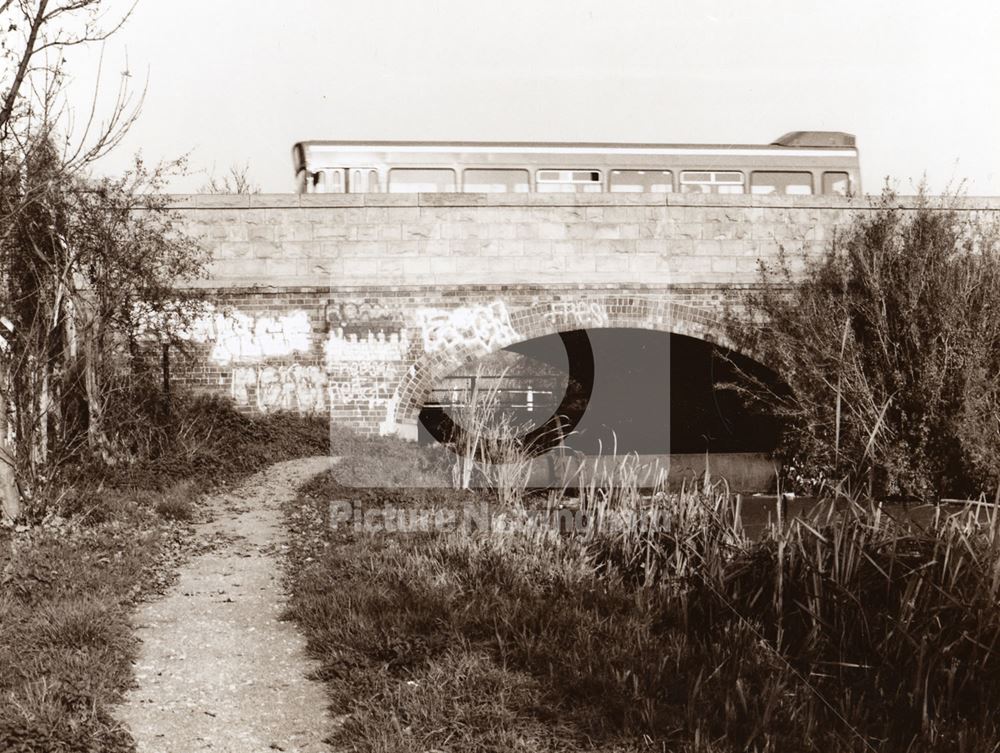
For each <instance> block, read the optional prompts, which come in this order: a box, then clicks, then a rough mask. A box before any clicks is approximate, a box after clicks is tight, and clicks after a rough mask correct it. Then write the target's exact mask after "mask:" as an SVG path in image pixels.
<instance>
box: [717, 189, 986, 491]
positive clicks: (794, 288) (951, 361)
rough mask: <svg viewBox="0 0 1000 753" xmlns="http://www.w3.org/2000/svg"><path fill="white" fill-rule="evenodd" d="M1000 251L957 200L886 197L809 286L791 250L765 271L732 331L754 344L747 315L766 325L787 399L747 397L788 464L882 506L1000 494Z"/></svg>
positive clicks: (809, 273) (753, 388) (814, 267)
mask: <svg viewBox="0 0 1000 753" xmlns="http://www.w3.org/2000/svg"><path fill="white" fill-rule="evenodd" d="M998 239H1000V234H998V232H997V227H996V226H995V225H990V224H988V223H987V222H986V221H985V220H984V219H982V218H977V217H975V216H971V215H970V214H969V213H968V212H963V211H961V209H960V206H959V201H958V200H957V199H955V198H954V197H943V198H941V199H934V200H932V199H931V198H929V197H927V196H926V195H925V194H924V192H923V191H921V193H920V195H919V196H917V197H916V203H915V205H914V206H912V207H908V208H903V207H901V206H900V202H899V201H898V200H897V197H896V196H895V195H894V194H893V193H892V192H890V191H888V190H887V191H886V192H885V193H884V194H883V196H882V197H881V200H879V201H878V202H877V203H876V205H875V206H874V207H873V209H872V210H871V211H861V212H859V213H858V214H857V215H856V217H855V218H854V220H853V222H852V224H851V225H850V226H849V227H848V228H847V229H846V231H844V232H843V233H840V234H838V235H837V236H836V237H835V238H834V239H833V241H832V242H831V243H830V244H829V246H828V247H827V249H826V251H825V252H824V254H823V255H822V257H821V258H819V259H818V260H817V261H814V262H807V263H806V264H805V273H804V276H802V277H801V278H800V277H799V276H798V275H797V274H796V273H795V266H796V262H794V261H793V260H792V259H790V257H789V256H788V255H787V254H785V253H784V252H783V253H782V256H781V258H780V260H779V262H778V263H777V264H776V265H773V266H770V267H767V266H765V267H763V268H762V271H761V283H762V285H761V286H760V288H759V289H758V290H756V291H755V292H753V293H752V294H750V295H749V296H747V297H746V298H745V300H744V301H743V302H742V303H741V306H743V307H744V308H743V310H742V311H740V312H737V310H736V309H735V308H734V309H733V311H731V312H730V326H731V328H732V330H733V332H732V334H733V336H734V337H735V338H745V337H746V336H747V332H746V327H745V324H743V322H744V321H745V319H744V318H743V315H744V314H746V315H748V316H749V319H750V320H751V321H755V322H760V323H761V325H760V326H761V328H762V329H761V332H760V334H759V336H758V337H756V339H755V343H754V344H755V349H756V350H757V351H758V354H759V356H760V359H761V360H762V361H763V362H765V363H767V364H768V365H769V366H770V367H772V368H773V369H775V371H776V372H777V373H778V374H779V376H780V377H781V378H782V379H784V380H785V382H786V383H787V385H788V387H789V388H790V393H783V394H776V393H775V392H774V391H773V390H768V389H767V388H766V387H765V385H763V384H761V383H760V382H759V381H755V380H753V379H748V380H747V381H746V382H745V383H744V384H743V385H742V387H741V391H742V392H743V394H744V395H745V396H746V397H747V398H748V400H749V401H750V402H751V403H752V404H754V405H755V406H756V407H758V408H760V409H762V410H764V411H766V412H768V413H771V414H773V415H776V416H778V417H779V418H781V419H783V421H784V425H785V429H784V436H783V440H782V448H781V449H782V453H783V455H784V457H785V459H786V460H788V461H790V462H791V463H792V464H793V465H795V466H796V467H799V468H801V469H802V473H803V475H806V476H810V477H814V478H825V479H828V480H832V481H838V480H841V479H847V480H848V481H849V482H850V483H851V484H852V485H853V486H854V487H857V486H858V484H859V483H864V484H866V485H867V486H868V488H869V490H870V493H873V494H876V495H884V494H900V495H908V496H916V497H929V496H932V495H935V494H937V495H952V496H955V495H963V496H966V495H972V496H975V495H978V494H979V493H980V492H981V491H984V490H992V489H993V488H995V486H996V482H997V471H996V467H995V466H996V458H997V457H998V453H1000V433H998V426H1000V424H998V418H997V416H998V415H1000V414H998V411H997V409H998V407H1000V382H998V381H997V380H996V378H995V375H996V374H997V373H998V371H1000V244H998ZM737 313H739V314H740V315H739V316H737Z"/></svg>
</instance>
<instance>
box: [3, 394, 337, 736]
mask: <svg viewBox="0 0 1000 753" xmlns="http://www.w3.org/2000/svg"><path fill="white" fill-rule="evenodd" d="M176 420H177V427H176V428H177V438H176V439H175V441H174V442H173V443H171V444H170V445H169V446H167V447H166V448H165V450H166V451H165V452H163V453H161V455H160V456H159V457H157V458H148V459H144V460H142V461H140V462H136V463H133V464H129V465H128V466H124V467H101V466H77V467H72V468H64V469H62V470H61V472H60V474H59V475H58V476H57V477H56V479H55V481H54V482H53V484H52V485H51V487H50V488H49V489H48V490H47V491H46V494H45V495H44V497H43V498H41V499H36V500H35V501H34V503H33V504H32V506H31V508H30V510H29V513H30V518H31V520H32V521H33V523H34V525H32V526H31V527H30V528H29V529H28V530H26V531H21V532H18V533H16V534H13V535H12V534H11V533H10V532H9V531H7V532H6V533H3V532H0V750H3V751H4V753H8V751H10V752H14V751H17V752H19V753H55V752H57V751H101V753H123V752H124V751H131V750H134V744H133V741H132V739H131V737H130V736H129V735H128V733H127V732H126V731H124V730H122V729H120V728H119V727H118V726H117V725H116V723H115V722H114V720H113V719H112V718H111V715H110V711H109V710H110V708H111V706H112V704H114V703H115V702H117V701H118V700H119V699H120V698H121V695H122V693H123V692H124V690H125V689H126V688H127V687H128V686H129V684H130V683H131V681H132V661H133V659H134V658H135V655H136V648H137V647H136V643H135V640H134V638H133V636H132V631H131V624H130V615H131V612H132V608H133V605H134V603H135V601H136V600H137V599H139V598H141V597H142V596H144V595H146V594H149V593H153V592H156V591H161V590H163V589H164V588H165V587H166V586H167V585H168V583H169V582H170V579H171V577H172V571H173V566H174V565H175V564H176V562H177V561H178V560H179V558H180V557H182V556H183V551H184V549H185V546H186V542H187V541H188V540H189V538H190V529H189V527H188V523H189V522H190V521H192V520H194V519H196V518H197V517H198V514H199V511H198V507H197V499H198V497H199V496H200V495H201V494H202V493H204V492H206V491H209V490H211V489H213V488H214V487H216V486H219V485H223V484H228V483H232V482H234V481H236V480H237V479H239V478H240V477H242V476H245V475H247V474H249V473H251V472H253V471H256V470H259V469H261V468H263V467H265V466H267V465H269V464H271V463H273V462H277V461H280V460H285V459H290V458H293V457H299V456H305V455H314V454H325V453H326V451H327V448H328V441H329V427H328V424H327V422H326V421H325V420H321V419H300V418H297V417H294V416H287V415H280V414H279V415H272V416H267V417H263V418H253V417H249V416H245V415H241V414H239V413H237V412H236V411H235V410H233V409H232V408H231V407H230V406H229V405H228V404H227V403H225V402H223V401H218V400H212V399H194V400H190V401H186V402H182V403H181V404H180V405H179V406H178V409H177V415H176ZM345 436H346V435H345ZM344 441H347V440H346V439H345V440H344Z"/></svg>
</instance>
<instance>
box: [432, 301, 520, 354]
mask: <svg viewBox="0 0 1000 753" xmlns="http://www.w3.org/2000/svg"><path fill="white" fill-rule="evenodd" d="M417 324H418V325H419V326H420V331H421V333H422V334H423V338H424V350H425V351H426V352H427V353H435V352H437V351H439V350H451V349H452V348H463V349H469V350H473V351H476V352H480V353H488V352H491V351H494V350H498V349H500V348H503V347H506V346H507V345H510V344H511V343H513V342H515V341H516V340H518V337H519V336H518V334H517V332H516V331H515V330H514V327H513V326H512V325H511V323H510V314H509V313H508V311H507V306H506V304H504V302H503V301H494V302H493V303H491V304H489V305H479V306H463V307H462V308H457V309H451V310H443V309H418V310H417Z"/></svg>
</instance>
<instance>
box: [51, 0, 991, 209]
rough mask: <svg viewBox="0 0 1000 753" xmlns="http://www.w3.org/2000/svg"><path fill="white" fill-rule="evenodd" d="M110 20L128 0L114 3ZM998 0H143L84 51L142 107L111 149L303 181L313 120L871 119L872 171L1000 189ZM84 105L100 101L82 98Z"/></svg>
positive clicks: (328, 135) (674, 122)
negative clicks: (298, 161) (300, 169)
mask: <svg viewBox="0 0 1000 753" xmlns="http://www.w3.org/2000/svg"><path fill="white" fill-rule="evenodd" d="M107 4H108V8H109V14H110V15H109V18H111V17H112V16H114V15H115V13H121V12H123V11H124V10H127V8H128V7H129V5H130V4H131V3H130V2H126V0H108V3H107ZM998 39H1000V3H997V2H995V0H952V1H951V2H941V0H935V2H927V1H926V0H908V1H906V2H896V1H893V2H878V1H876V0H864V1H863V2H862V1H858V0H837V1H836V2H831V1H829V0H828V1H826V2H811V3H809V2H803V1H802V0H766V1H765V0H758V1H756V2H754V1H752V0H699V1H698V2H694V0H690V1H688V2H680V1H677V0H617V1H616V2H608V1H607V0H604V1H603V2H595V1H592V0H504V1H503V2H494V1H492V0H479V1H478V2H476V1H475V0H424V1H423V2H415V1H414V0H360V1H354V0H351V1H347V0H282V1H281V2H273V1H272V0H266V1H265V0H139V2H138V5H137V6H136V8H135V10H134V12H133V14H132V16H131V18H130V19H129V20H128V22H127V23H126V25H125V26H124V27H123V28H122V29H121V31H119V32H118V33H117V34H116V35H115V36H113V37H112V38H111V39H110V40H109V41H108V42H106V43H105V45H104V46H103V49H101V48H98V47H91V48H87V49H84V48H73V49H71V50H70V51H69V52H68V63H69V69H70V72H71V74H72V78H71V82H70V84H69V88H68V96H69V98H70V101H71V103H72V104H73V107H74V108H75V109H76V110H77V111H78V112H84V111H86V109H87V107H88V105H87V103H88V102H89V100H90V99H91V98H92V96H93V92H94V90H95V76H94V72H95V71H96V69H97V62H98V60H99V59H102V60H103V77H102V85H101V87H100V88H99V89H98V95H97V101H98V112H99V113H102V112H103V113H106V112H107V111H108V108H109V107H110V102H111V101H112V99H113V95H114V93H115V90H116V88H117V84H118V80H119V77H120V75H121V74H122V72H125V71H127V72H128V74H129V82H130V83H131V84H132V86H133V88H135V89H136V90H140V89H142V87H143V86H144V85H145V86H146V95H145V99H144V102H143V107H142V112H141V115H140V118H139V120H138V121H137V122H136V124H135V125H134V126H133V128H132V130H131V131H130V132H129V134H128V136H127V137H126V139H125V140H124V142H123V143H122V144H121V146H120V147H119V148H118V149H117V150H116V151H115V152H113V153H111V154H110V155H108V156H107V157H105V158H104V159H103V160H102V162H101V163H100V164H99V165H98V166H97V170H98V171H99V172H105V173H116V172H119V171H121V170H122V169H124V168H125V167H126V166H127V164H128V163H129V161H130V160H131V158H132V156H133V155H134V153H135V152H136V151H138V150H141V151H142V154H143V157H144V159H145V160H147V161H158V160H169V159H174V158H177V157H179V156H181V155H187V156H188V160H189V167H190V171H191V172H190V173H189V174H188V175H186V176H182V177H178V178H176V179H175V180H174V181H173V182H172V183H171V185H170V186H169V188H170V189H171V190H173V191H175V192H188V191H195V190H197V189H198V188H199V187H200V186H202V185H204V184H205V183H206V182H207V179H208V176H209V175H212V174H214V175H216V176H221V175H223V174H224V173H225V172H226V171H227V170H228V168H229V167H230V166H232V165H246V166H247V172H248V175H249V177H250V178H251V180H252V181H253V182H254V183H256V184H257V185H258V186H259V187H260V188H261V189H262V190H264V191H265V192H275V193H284V192H290V191H293V190H294V179H293V174H292V166H291V155H290V151H291V146H292V144H293V143H295V142H296V141H301V140H306V139H362V140H374V139H406V140H425V139H426V140H455V141H461V140H469V141H608V142H616V141H621V142H663V143H768V142H770V141H772V140H774V139H776V138H777V137H778V136H780V135H781V134H783V133H785V132H787V131H793V130H837V131H848V132H851V133H854V134H856V135H857V138H858V145H859V147H860V151H861V170H862V182H863V188H864V190H865V191H867V192H878V191H879V190H881V188H882V186H883V184H884V182H885V180H886V178H889V179H890V180H891V181H892V184H893V185H894V187H896V188H897V190H899V191H900V192H901V193H913V192H914V188H915V186H916V184H917V183H918V182H919V181H920V180H921V178H922V177H923V176H926V178H927V181H928V185H929V188H930V189H931V191H932V192H935V193H937V192H940V191H942V190H945V189H948V188H951V189H955V188H959V187H963V188H964V190H965V192H966V193H968V194H969V195H995V196H1000V139H998V134H1000V44H998V43H997V40H998ZM78 120H80V118H79V117H78Z"/></svg>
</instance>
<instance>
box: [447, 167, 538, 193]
mask: <svg viewBox="0 0 1000 753" xmlns="http://www.w3.org/2000/svg"><path fill="white" fill-rule="evenodd" d="M530 186H531V184H530V181H529V179H528V171H527V170H480V169H472V170H465V171H463V172H462V190H463V191H465V192H467V193H527V192H528V191H529V190H531V188H530Z"/></svg>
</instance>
